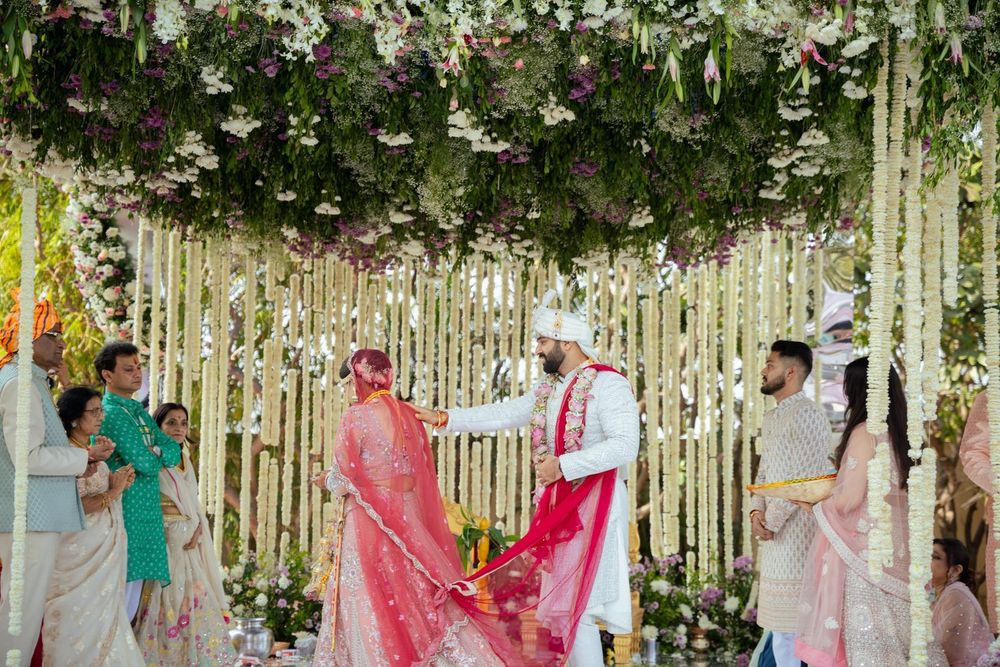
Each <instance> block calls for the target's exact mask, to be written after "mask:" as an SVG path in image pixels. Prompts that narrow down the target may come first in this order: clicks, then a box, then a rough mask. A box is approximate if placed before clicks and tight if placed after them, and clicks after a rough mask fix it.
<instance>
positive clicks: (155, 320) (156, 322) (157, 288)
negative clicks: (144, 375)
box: [147, 225, 163, 410]
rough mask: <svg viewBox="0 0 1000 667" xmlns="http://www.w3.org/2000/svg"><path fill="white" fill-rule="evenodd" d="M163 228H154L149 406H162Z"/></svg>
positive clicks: (158, 226) (152, 407)
mask: <svg viewBox="0 0 1000 667" xmlns="http://www.w3.org/2000/svg"><path fill="white" fill-rule="evenodd" d="M162 280H163V227H162V226H161V225H156V226H154V227H153V284H152V287H151V292H152V293H151V294H150V309H151V313H150V318H149V361H148V366H147V368H148V370H149V406H150V408H151V409H154V410H155V409H156V407H157V406H158V405H159V404H160V378H161V375H160V342H161V338H162V337H163V300H162V298H163V297H162V295H163V292H162Z"/></svg>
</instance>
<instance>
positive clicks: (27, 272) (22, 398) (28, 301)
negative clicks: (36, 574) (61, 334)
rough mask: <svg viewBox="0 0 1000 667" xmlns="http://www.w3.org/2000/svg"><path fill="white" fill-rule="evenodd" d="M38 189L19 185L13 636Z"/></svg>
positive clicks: (23, 508) (20, 587) (24, 516)
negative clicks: (19, 265) (18, 353)
mask: <svg viewBox="0 0 1000 667" xmlns="http://www.w3.org/2000/svg"><path fill="white" fill-rule="evenodd" d="M37 207H38V190H36V189H35V186H34V184H32V185H27V186H24V187H23V188H22V189H21V248H20V250H21V279H20V294H19V295H18V307H19V308H20V311H21V312H20V314H19V316H18V327H19V328H18V334H17V349H18V350H20V352H21V353H20V355H19V358H18V364H17V428H16V429H15V431H14V443H15V449H14V507H13V510H14V525H13V531H12V535H11V558H10V564H9V568H10V570H9V572H8V574H6V575H4V576H9V577H10V592H9V598H10V599H9V604H10V612H9V614H10V615H9V618H8V624H9V625H8V632H9V633H10V634H11V635H12V636H14V637H16V636H18V635H20V634H21V630H22V627H21V621H22V613H23V606H24V572H25V562H26V557H27V554H26V553H25V542H26V540H27V532H28V440H29V438H30V437H31V393H32V391H33V389H32V380H31V369H32V366H33V364H31V363H30V362H29V357H28V351H29V350H31V344H32V340H31V338H32V330H33V329H34V324H33V320H34V311H35V222H36V220H37ZM19 664H21V651H20V650H19V649H10V650H8V651H7V667H16V666H17V665H19Z"/></svg>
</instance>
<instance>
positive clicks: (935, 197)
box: [922, 183, 943, 421]
mask: <svg viewBox="0 0 1000 667" xmlns="http://www.w3.org/2000/svg"><path fill="white" fill-rule="evenodd" d="M941 193H942V189H941V184H940V183H938V185H937V186H936V187H935V188H934V189H933V190H932V191H931V193H930V195H929V196H928V198H927V212H926V216H925V218H924V243H923V254H924V257H923V264H924V321H923V334H922V335H923V343H924V355H923V356H924V372H923V383H922V384H923V391H924V419H925V421H934V420H935V419H937V404H938V391H939V390H940V379H939V376H940V373H941V328H942V324H943V318H942V313H941V309H942V303H941V210H942V209H941Z"/></svg>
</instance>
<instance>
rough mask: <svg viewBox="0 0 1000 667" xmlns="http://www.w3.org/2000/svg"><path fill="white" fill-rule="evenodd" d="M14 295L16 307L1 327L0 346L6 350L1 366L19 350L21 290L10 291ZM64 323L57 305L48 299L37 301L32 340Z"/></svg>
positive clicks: (0, 360) (0, 362) (0, 361)
mask: <svg viewBox="0 0 1000 667" xmlns="http://www.w3.org/2000/svg"><path fill="white" fill-rule="evenodd" d="M10 294H11V296H12V297H14V308H13V309H12V310H11V311H10V313H8V315H7V317H6V318H4V321H3V326H2V327H0V348H2V349H3V350H4V356H3V358H2V359H0V367H3V366H5V365H6V364H7V363H8V362H9V361H10V360H11V358H13V356H14V353H15V352H17V337H18V332H19V331H20V328H21V326H20V325H21V322H20V320H21V301H20V298H19V296H20V295H19V291H18V290H16V289H14V290H11V292H10ZM60 324H62V321H61V320H60V319H59V315H58V313H56V309H55V306H53V305H52V302H51V301H49V300H48V299H41V300H40V301H36V302H35V311H34V313H33V318H32V327H31V340H32V341H35V340H38V338H39V337H40V336H41V335H42V334H43V333H45V332H46V331H51V330H52V329H53V328H54V327H55V326H57V325H60Z"/></svg>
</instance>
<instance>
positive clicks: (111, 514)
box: [42, 387, 145, 667]
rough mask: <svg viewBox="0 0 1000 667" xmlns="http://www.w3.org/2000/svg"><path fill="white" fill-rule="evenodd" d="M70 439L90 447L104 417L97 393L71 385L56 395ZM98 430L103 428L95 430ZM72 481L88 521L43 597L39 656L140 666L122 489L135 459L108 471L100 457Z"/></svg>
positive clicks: (90, 666) (56, 662) (99, 665)
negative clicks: (128, 593)
mask: <svg viewBox="0 0 1000 667" xmlns="http://www.w3.org/2000/svg"><path fill="white" fill-rule="evenodd" d="M58 410H59V417H60V419H62V422H63V425H64V426H65V427H66V433H67V435H68V436H69V440H70V442H71V443H72V444H73V445H74V446H76V447H80V448H81V449H87V448H89V447H90V444H91V442H90V441H91V439H92V438H94V436H97V432H98V431H99V429H100V428H101V422H102V421H103V420H104V409H103V408H102V407H101V395H100V394H98V393H97V392H96V391H94V390H93V389H90V388H89V387H72V388H70V389H67V390H66V391H65V392H63V395H62V396H60V397H59V403H58ZM97 437H98V438H101V437H102V436H97ZM91 465H93V466H94V468H93V469H88V470H87V473H88V474H87V475H86V476H84V477H81V478H80V479H79V480H78V481H77V485H78V487H79V490H80V498H81V500H82V501H83V510H84V512H85V513H86V515H87V524H86V528H85V529H84V530H82V531H80V532H78V533H67V534H66V537H64V538H63V539H65V540H67V541H68V542H69V545H68V546H69V548H65V549H61V550H60V551H59V557H58V559H57V560H56V565H55V570H54V572H53V574H52V581H53V592H52V596H51V597H50V598H49V600H48V602H46V604H45V625H44V626H43V629H42V645H43V648H42V664H43V665H45V667H63V666H64V665H73V666H74V667H103V666H104V665H115V666H116V667H143V665H145V663H144V662H143V659H142V653H140V651H139V647H138V645H137V644H136V641H135V637H134V635H133V634H132V628H131V627H130V625H129V622H128V616H126V614H125V567H126V559H127V554H128V550H127V548H126V540H127V539H128V538H127V537H126V535H125V523H124V521H123V520H122V503H121V495H122V493H123V492H124V491H125V489H127V488H128V487H129V486H130V485H131V484H132V481H133V480H134V479H135V471H134V470H132V466H125V467H124V468H121V469H119V470H117V471H115V472H110V471H109V469H108V466H107V465H106V464H105V463H104V462H103V461H101V462H99V463H96V464H91Z"/></svg>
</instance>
